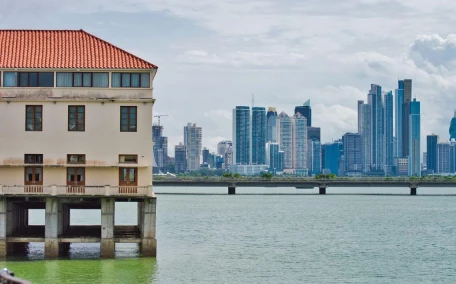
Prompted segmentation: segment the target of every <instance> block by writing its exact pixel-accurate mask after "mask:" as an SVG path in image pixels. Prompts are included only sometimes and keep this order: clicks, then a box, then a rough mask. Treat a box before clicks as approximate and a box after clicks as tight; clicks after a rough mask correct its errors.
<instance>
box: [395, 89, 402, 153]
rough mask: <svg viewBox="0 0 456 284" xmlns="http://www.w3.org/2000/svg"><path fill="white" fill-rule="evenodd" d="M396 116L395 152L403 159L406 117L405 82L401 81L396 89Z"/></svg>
mask: <svg viewBox="0 0 456 284" xmlns="http://www.w3.org/2000/svg"><path fill="white" fill-rule="evenodd" d="M394 101H395V114H396V115H395V116H396V122H395V126H396V128H395V129H394V130H395V138H396V144H395V151H396V157H398V158H401V157H403V156H404V155H403V150H404V146H403V141H404V138H403V137H404V132H403V126H404V122H403V120H404V117H403V110H404V83H403V81H399V83H398V88H397V89H396V92H395V100H394Z"/></svg>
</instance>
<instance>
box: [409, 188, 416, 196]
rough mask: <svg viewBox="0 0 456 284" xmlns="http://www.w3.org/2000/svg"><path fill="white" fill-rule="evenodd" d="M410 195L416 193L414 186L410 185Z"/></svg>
mask: <svg viewBox="0 0 456 284" xmlns="http://www.w3.org/2000/svg"><path fill="white" fill-rule="evenodd" d="M410 195H416V187H410Z"/></svg>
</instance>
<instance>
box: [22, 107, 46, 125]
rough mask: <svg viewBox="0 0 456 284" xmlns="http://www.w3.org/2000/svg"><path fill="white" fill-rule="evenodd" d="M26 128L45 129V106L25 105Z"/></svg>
mask: <svg viewBox="0 0 456 284" xmlns="http://www.w3.org/2000/svg"><path fill="white" fill-rule="evenodd" d="M25 113H26V114H25V130H26V131H42V130H43V106H31V105H27V106H25Z"/></svg>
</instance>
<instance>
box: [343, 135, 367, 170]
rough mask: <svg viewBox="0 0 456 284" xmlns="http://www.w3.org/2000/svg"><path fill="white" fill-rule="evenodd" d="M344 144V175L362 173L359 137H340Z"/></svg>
mask: <svg viewBox="0 0 456 284" xmlns="http://www.w3.org/2000/svg"><path fill="white" fill-rule="evenodd" d="M342 143H343V144H344V159H345V166H344V168H345V174H347V175H350V174H359V173H361V172H362V170H363V167H362V160H361V135H359V134H358V133H346V134H345V135H344V136H342Z"/></svg>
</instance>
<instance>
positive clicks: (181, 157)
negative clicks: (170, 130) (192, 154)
mask: <svg viewBox="0 0 456 284" xmlns="http://www.w3.org/2000/svg"><path fill="white" fill-rule="evenodd" d="M174 171H175V172H176V174H180V173H185V172H186V171H187V150H186V148H185V145H184V144H183V143H182V142H180V143H179V145H176V146H175V147H174Z"/></svg>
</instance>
